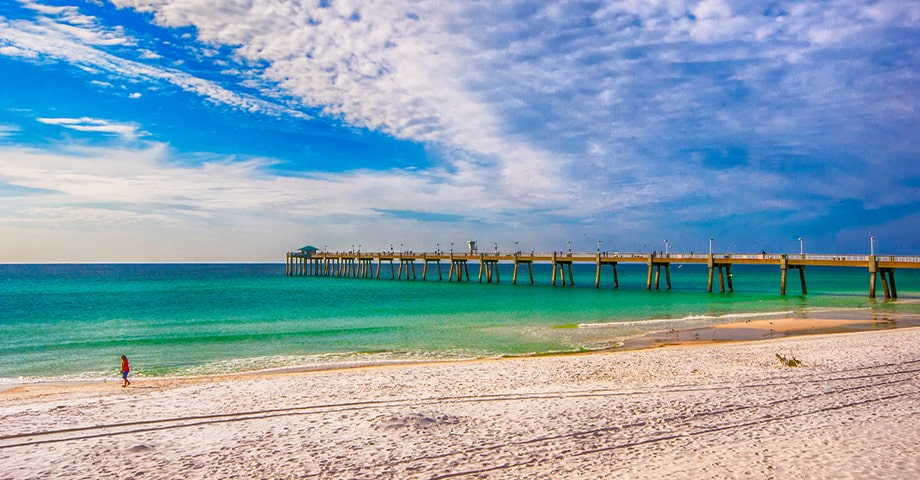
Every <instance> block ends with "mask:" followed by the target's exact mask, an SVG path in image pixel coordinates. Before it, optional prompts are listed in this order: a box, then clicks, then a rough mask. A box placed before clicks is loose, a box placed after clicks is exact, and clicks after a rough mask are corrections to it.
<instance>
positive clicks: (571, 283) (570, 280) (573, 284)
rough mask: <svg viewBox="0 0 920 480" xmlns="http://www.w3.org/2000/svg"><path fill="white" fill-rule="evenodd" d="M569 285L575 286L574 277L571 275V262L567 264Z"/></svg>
mask: <svg viewBox="0 0 920 480" xmlns="http://www.w3.org/2000/svg"><path fill="white" fill-rule="evenodd" d="M569 285H572V286H575V277H574V275H573V274H572V262H569Z"/></svg>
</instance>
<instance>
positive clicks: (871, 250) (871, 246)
mask: <svg viewBox="0 0 920 480" xmlns="http://www.w3.org/2000/svg"><path fill="white" fill-rule="evenodd" d="M869 256H870V257H874V256H875V237H869Z"/></svg>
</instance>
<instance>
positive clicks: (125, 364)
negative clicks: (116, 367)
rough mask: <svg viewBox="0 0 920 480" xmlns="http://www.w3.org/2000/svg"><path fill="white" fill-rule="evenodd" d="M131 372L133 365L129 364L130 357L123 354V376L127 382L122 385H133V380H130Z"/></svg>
mask: <svg viewBox="0 0 920 480" xmlns="http://www.w3.org/2000/svg"><path fill="white" fill-rule="evenodd" d="M130 372H131V366H130V365H128V357H126V356H124V355H122V356H121V378H123V379H124V380H125V383H124V385H122V387H127V386H128V385H131V382H129V381H128V373H130Z"/></svg>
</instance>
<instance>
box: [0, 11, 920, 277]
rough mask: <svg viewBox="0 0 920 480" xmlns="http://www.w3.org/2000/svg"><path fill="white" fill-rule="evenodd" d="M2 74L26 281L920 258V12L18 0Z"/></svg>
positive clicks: (3, 30) (12, 249) (0, 59)
mask: <svg viewBox="0 0 920 480" xmlns="http://www.w3.org/2000/svg"><path fill="white" fill-rule="evenodd" d="M0 72H2V74H0V92H2V93H0V262H4V263H32V262H281V261H283V260H284V254H285V252H287V251H291V250H295V249H297V248H299V247H302V246H305V245H313V246H316V247H318V248H320V249H328V250H331V251H344V250H351V249H361V250H362V251H379V250H389V249H390V248H393V249H396V250H399V249H400V248H402V249H404V250H412V251H417V252H420V251H434V250H435V249H438V248H440V249H441V250H445V251H446V250H448V249H450V248H454V250H455V251H459V250H462V249H463V248H465V244H466V241H467V240H470V239H475V240H477V241H478V243H479V245H480V248H481V250H483V251H493V250H494V249H495V248H497V249H498V250H499V251H505V252H507V251H512V250H521V251H531V250H533V251H538V252H546V251H554V250H555V251H561V250H566V249H568V248H569V245H570V244H571V248H572V250H573V251H578V252H594V251H596V250H597V249H598V248H600V249H601V250H603V251H609V252H635V251H641V252H647V251H652V250H664V249H665V248H668V249H669V250H670V251H671V252H697V253H700V252H706V251H708V249H709V244H710V239H712V240H711V241H712V245H713V250H714V251H716V252H725V253H743V252H758V253H759V252H761V251H767V252H777V253H783V252H787V253H798V252H799V249H800V248H801V249H803V250H804V251H805V253H835V254H866V253H869V250H870V248H874V251H875V253H879V254H902V255H903V254H920V2H917V1H904V0H820V1H818V0H815V1H810V0H805V1H786V2H784V1H757V0H703V1H679V0H623V1H604V0H597V1H554V2H547V1H544V0H533V1H531V0H487V1H478V0H468V1H447V0H418V1H415V0H385V1H384V0H353V1H340V0H303V1H298V0H90V1H86V2H77V1H66V0H65V1H32V0H6V1H4V2H2V3H0ZM872 237H875V239H876V240H874V242H873V241H872V240H870V238H872ZM800 238H801V239H802V240H801V241H800V240H799V239H800ZM870 244H872V245H870ZM451 245H453V247H451Z"/></svg>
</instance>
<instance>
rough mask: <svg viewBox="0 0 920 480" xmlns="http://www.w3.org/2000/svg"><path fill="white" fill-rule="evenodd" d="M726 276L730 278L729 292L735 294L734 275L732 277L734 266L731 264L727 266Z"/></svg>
mask: <svg viewBox="0 0 920 480" xmlns="http://www.w3.org/2000/svg"><path fill="white" fill-rule="evenodd" d="M725 276H726V277H727V278H728V291H729V292H734V291H735V287H734V286H733V285H732V279H733V277H734V275H732V265H731V264H730V263H729V264H727V265H725Z"/></svg>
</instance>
